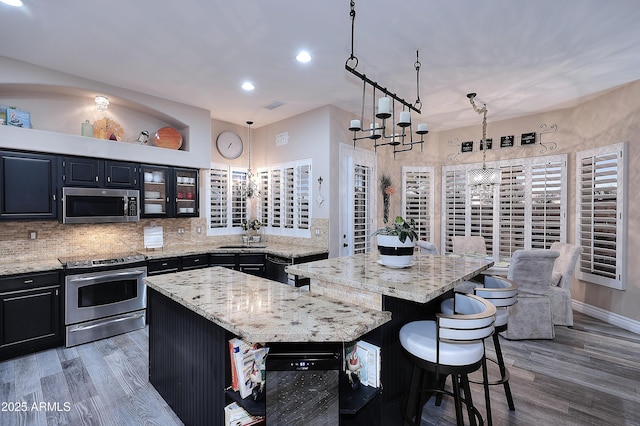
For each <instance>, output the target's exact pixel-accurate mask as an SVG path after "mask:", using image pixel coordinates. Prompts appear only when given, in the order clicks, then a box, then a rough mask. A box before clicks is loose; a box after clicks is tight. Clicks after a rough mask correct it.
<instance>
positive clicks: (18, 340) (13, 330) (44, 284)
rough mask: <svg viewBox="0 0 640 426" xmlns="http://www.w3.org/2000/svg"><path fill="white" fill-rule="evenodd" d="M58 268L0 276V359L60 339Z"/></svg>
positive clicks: (20, 353) (29, 350) (48, 346)
mask: <svg viewBox="0 0 640 426" xmlns="http://www.w3.org/2000/svg"><path fill="white" fill-rule="evenodd" d="M60 280H61V277H60V274H59V273H58V272H46V273H39V274H24V275H18V276H15V277H8V278H2V279H0V319H1V321H0V359H7V358H11V357H14V356H18V355H23V354H26V353H29V352H34V351H37V350H43V349H47V348H51V347H55V346H59V345H61V344H62V343H63V334H62V310H61V303H62V302H61V299H62V286H61V282H60Z"/></svg>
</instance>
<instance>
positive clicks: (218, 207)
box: [209, 168, 229, 228]
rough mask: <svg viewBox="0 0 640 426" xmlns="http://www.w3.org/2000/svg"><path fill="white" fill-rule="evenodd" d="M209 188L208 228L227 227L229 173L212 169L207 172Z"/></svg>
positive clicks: (224, 170) (225, 170)
mask: <svg viewBox="0 0 640 426" xmlns="http://www.w3.org/2000/svg"><path fill="white" fill-rule="evenodd" d="M209 188H210V192H211V201H210V203H209V207H210V217H209V227H210V228H226V227H227V205H228V201H229V196H228V195H229V171H228V170H227V169H217V168H212V169H211V170H210V171H209Z"/></svg>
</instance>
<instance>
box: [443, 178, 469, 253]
mask: <svg viewBox="0 0 640 426" xmlns="http://www.w3.org/2000/svg"><path fill="white" fill-rule="evenodd" d="M443 174H444V178H443V182H442V185H443V187H444V188H443V189H444V190H443V194H444V196H445V200H444V202H443V208H444V215H443V216H444V221H443V222H444V224H443V226H444V232H443V237H445V238H446V241H445V252H446V253H452V252H453V243H452V241H451V237H453V236H455V235H465V227H466V225H465V223H466V219H465V217H466V204H467V195H466V194H467V172H466V170H464V169H463V170H460V169H458V170H446V171H444V173H443Z"/></svg>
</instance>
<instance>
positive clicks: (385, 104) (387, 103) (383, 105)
mask: <svg viewBox="0 0 640 426" xmlns="http://www.w3.org/2000/svg"><path fill="white" fill-rule="evenodd" d="M389 111H391V99H390V98H387V97H386V96H385V97H384V98H380V99H378V114H389Z"/></svg>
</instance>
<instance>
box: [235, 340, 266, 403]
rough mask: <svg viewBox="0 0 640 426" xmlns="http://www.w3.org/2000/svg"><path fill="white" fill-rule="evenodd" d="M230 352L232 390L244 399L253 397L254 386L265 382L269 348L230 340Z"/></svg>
mask: <svg viewBox="0 0 640 426" xmlns="http://www.w3.org/2000/svg"><path fill="white" fill-rule="evenodd" d="M229 351H230V362H231V388H232V389H233V390H234V391H237V392H239V393H240V397H241V398H243V399H244V398H246V397H248V396H249V395H251V391H252V390H253V388H254V386H256V385H257V384H259V383H261V382H263V381H264V376H263V372H264V362H265V358H266V356H267V353H268V352H269V348H265V347H263V346H262V345H259V344H250V343H247V342H244V341H243V340H241V339H237V338H236V339H231V340H229ZM252 376H253V377H252Z"/></svg>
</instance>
